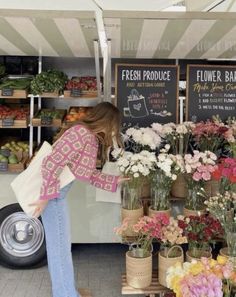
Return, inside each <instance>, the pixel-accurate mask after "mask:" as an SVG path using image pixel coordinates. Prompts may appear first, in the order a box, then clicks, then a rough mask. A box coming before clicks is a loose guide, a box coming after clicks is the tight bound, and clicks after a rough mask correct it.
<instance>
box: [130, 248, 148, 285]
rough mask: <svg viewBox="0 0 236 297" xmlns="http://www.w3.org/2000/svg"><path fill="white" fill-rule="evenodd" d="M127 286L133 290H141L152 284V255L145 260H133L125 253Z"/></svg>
mask: <svg viewBox="0 0 236 297" xmlns="http://www.w3.org/2000/svg"><path fill="white" fill-rule="evenodd" d="M126 279H127V284H128V285H129V286H131V287H133V288H137V289H143V288H146V287H148V286H150V284H151V282H152V254H150V256H149V257H146V258H134V257H132V256H131V254H130V252H127V253H126Z"/></svg>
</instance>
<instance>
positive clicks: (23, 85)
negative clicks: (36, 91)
mask: <svg viewBox="0 0 236 297" xmlns="http://www.w3.org/2000/svg"><path fill="white" fill-rule="evenodd" d="M30 82H31V78H20V79H4V80H2V83H1V84H0V89H1V90H2V89H14V90H26V89H29V87H30Z"/></svg>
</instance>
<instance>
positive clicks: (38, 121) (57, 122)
mask: <svg viewBox="0 0 236 297" xmlns="http://www.w3.org/2000/svg"><path fill="white" fill-rule="evenodd" d="M43 110H45V111H47V110H48V111H50V110H49V109H43ZM55 111H59V112H60V114H61V117H60V118H59V119H53V120H52V124H51V125H42V123H41V119H40V118H39V117H38V116H39V113H40V111H38V112H37V113H36V115H35V116H34V117H33V119H32V126H34V127H38V126H42V127H61V126H62V122H63V118H64V116H65V114H66V110H64V109H56V110H55Z"/></svg>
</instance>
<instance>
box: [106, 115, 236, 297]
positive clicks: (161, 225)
mask: <svg viewBox="0 0 236 297" xmlns="http://www.w3.org/2000/svg"><path fill="white" fill-rule="evenodd" d="M123 138H124V143H125V147H124V148H123V149H121V148H116V149H114V150H113V152H112V156H113V158H114V159H115V160H116V162H117V165H118V168H119V170H120V172H121V173H122V174H123V175H125V176H128V177H129V178H130V180H129V181H128V182H127V183H125V184H124V186H123V191H122V196H123V203H122V224H121V226H120V227H117V228H116V230H115V231H116V234H117V235H119V236H120V238H121V241H122V243H123V244H127V245H128V247H129V249H128V251H127V253H126V278H125V281H126V283H124V287H126V288H127V286H128V287H129V288H134V292H137V290H144V291H145V290H146V289H147V290H148V288H151V287H152V286H153V282H152V280H153V277H155V279H158V286H160V285H162V288H163V292H164V291H165V288H167V287H168V288H169V289H172V290H173V291H174V292H175V293H176V296H179V297H182V296H184V297H185V296H196V297H198V296H199V297H200V296H204V297H205V296H206V297H207V296H208V295H197V294H196V295H191V294H192V291H191V290H193V291H194V290H195V291H196V290H198V289H199V288H198V289H196V288H195V287H193V288H192V287H191V282H194V281H195V279H196V281H198V282H199V281H200V279H205V280H206V281H208V282H209V283H214V284H216V288H215V289H214V290H215V291H214V290H213V291H214V292H213V293H212V295H211V296H213V297H214V296H230V295H229V294H228V293H227V292H229V291H232V288H233V282H234V276H233V275H234V273H235V269H236V223H235V219H234V215H235V206H236V202H235V201H236V200H235V199H236V192H235V185H236V158H235V139H236V122H235V120H234V119H232V118H229V119H228V121H227V122H223V121H222V120H220V118H219V117H214V118H213V119H209V120H206V121H202V122H200V123H193V122H183V123H181V124H175V123H166V124H160V123H153V124H152V125H151V126H150V127H145V128H144V127H140V128H139V127H132V128H129V129H127V130H126V131H125V132H124V134H123ZM179 176H181V178H182V180H181V181H180V183H179V184H178V182H179V181H178V178H179ZM144 183H145V184H146V185H147V184H148V185H149V190H150V191H149V199H148V207H146V208H143V203H142V201H143V199H142V197H143V195H142V188H143V185H144ZM176 184H177V186H176ZM173 187H177V189H178V188H180V187H184V191H185V196H182V197H181V198H180V199H181V201H182V203H183V204H184V207H183V208H182V209H181V208H179V209H178V212H177V213H176V212H175V211H173V209H172V197H173V192H174V191H173ZM184 191H183V189H182V190H181V191H180V192H182V193H183V192H184ZM145 201H147V200H145ZM139 209H142V211H139V215H136V216H135V219H134V217H133V216H132V215H130V214H129V213H128V211H130V210H135V211H137V210H139ZM124 212H126V216H124V215H123V213H124ZM216 243H217V244H218V245H220V246H221V250H219V248H218V250H217V249H215V247H216ZM216 253H217V254H219V255H220V256H219V258H218V259H221V260H222V259H226V260H224V261H226V262H225V263H226V264H225V265H226V268H224V267H221V268H222V269H223V270H224V269H229V270H230V271H231V272H230V281H229V279H228V278H227V280H226V279H225V276H222V275H220V274H216V273H215V272H212V271H211V269H210V268H209V271H207V272H206V271H204V269H203V268H202V273H200V272H199V273H197V274H192V273H189V270H186V271H187V272H186V279H185V275H184V273H185V272H184V273H182V274H180V275H179V279H180V280H179V283H178V285H175V280H172V279H171V278H170V275H171V273H170V271H172V270H173V271H174V269H175V268H173V267H180V268H178V269H179V270H178V269H177V268H176V270H177V271H180V270H181V269H185V268H184V267H185V266H186V267H188V269H190V268H189V267H192V266H190V265H193V267H195V266H194V264H190V263H195V262H196V263H201V265H210V267H211V265H213V264H206V263H214V265H215V266H216V267H215V269H216V270H217V269H221V268H219V267H218V266H217V265H218V264H217V263H218V262H217V261H216V260H213V259H214V258H215V257H216ZM156 254H157V255H158V256H157V255H156ZM154 255H155V256H154ZM185 259H186V261H187V263H189V264H185V262H184V261H185ZM211 259H212V260H211ZM153 261H155V262H156V263H158V264H157V271H156V270H154V269H153V267H155V265H154V264H155V263H154V264H153ZM192 261H193V262H192ZM204 261H205V262H204ZM207 261H209V262H207ZM211 261H212V262H211ZM214 261H215V262H214ZM222 261H223V260H222ZM178 265H179V266H178ZM197 265H200V264H197ZM196 267H198V266H196ZM201 267H203V266H201ZM207 267H208V266H207ZM212 267H213V266H212ZM193 269H195V268H193ZM196 269H197V268H196ZM184 271H185V270H184ZM217 271H218V270H217ZM177 273H178V272H177ZM188 274H189V275H190V276H189V275H188ZM182 275H183V280H182V278H180V277H182ZM173 278H174V276H173ZM185 283H186V286H185ZM229 283H230V284H229ZM225 284H227V286H226V285H225ZM176 286H177V287H176ZM178 286H179V287H181V289H180V288H179V287H178ZM158 288H159V289H160V287H158ZM217 288H218V289H217ZM225 288H226V289H225ZM188 290H189V292H191V293H188V294H189V295H185V292H188ZM199 290H200V289H199ZM202 290H203V291H204V290H205V291H206V290H210V285H209V288H208V286H206V287H204V286H202ZM180 291H181V293H179V292H180ZM128 292H130V289H129V290H128ZM138 292H140V291H138ZM183 292H184V293H183ZM219 292H221V293H219ZM217 294H218V295H217ZM220 294H221V295H220ZM223 294H224V295H223ZM227 294H228V295H227ZM150 296H151V295H150Z"/></svg>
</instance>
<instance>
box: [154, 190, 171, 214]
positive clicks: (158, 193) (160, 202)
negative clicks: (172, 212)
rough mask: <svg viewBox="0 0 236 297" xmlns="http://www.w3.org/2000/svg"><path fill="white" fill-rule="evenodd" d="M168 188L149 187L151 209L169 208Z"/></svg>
mask: <svg viewBox="0 0 236 297" xmlns="http://www.w3.org/2000/svg"><path fill="white" fill-rule="evenodd" d="M169 196H170V190H169V189H166V188H164V187H157V186H155V187H152V188H151V205H150V207H151V209H153V210H168V209H169V208H170V202H169Z"/></svg>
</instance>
